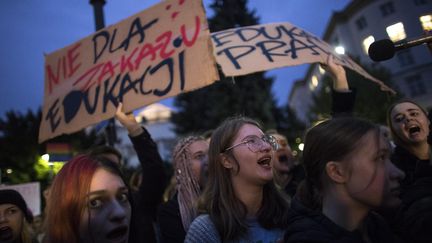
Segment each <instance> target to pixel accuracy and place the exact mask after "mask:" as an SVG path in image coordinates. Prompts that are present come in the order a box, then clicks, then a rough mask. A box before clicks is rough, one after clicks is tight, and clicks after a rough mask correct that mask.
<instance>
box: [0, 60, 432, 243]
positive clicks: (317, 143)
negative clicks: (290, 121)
mask: <svg viewBox="0 0 432 243" xmlns="http://www.w3.org/2000/svg"><path fill="white" fill-rule="evenodd" d="M323 66H324V68H325V69H326V70H327V71H329V72H330V73H331V74H332V76H333V79H334V83H333V84H334V86H333V107H332V112H333V118H331V119H328V120H325V121H322V122H320V123H319V124H317V125H314V126H312V127H311V128H309V129H308V130H307V131H306V132H305V140H304V141H305V142H304V150H303V153H302V156H301V160H300V161H296V158H295V156H293V153H292V151H291V148H290V146H289V143H288V141H287V139H286V137H285V136H283V135H282V134H279V133H278V132H277V131H276V130H269V131H266V132H265V131H263V128H262V127H261V125H260V123H259V122H258V121H256V120H254V119H251V118H248V117H244V116H236V117H230V118H227V119H226V120H225V121H224V122H223V123H221V124H220V125H219V126H218V127H217V128H215V129H214V130H213V131H212V133H211V136H210V137H209V138H208V139H207V138H205V137H204V136H198V135H194V136H187V137H185V138H182V139H180V140H179V142H178V143H177V145H176V146H175V148H174V150H173V153H172V154H173V156H172V163H173V166H174V175H173V177H172V178H167V175H166V174H165V169H164V165H163V162H162V159H161V157H160V155H159V153H158V150H157V146H156V143H155V142H154V141H153V140H152V138H151V135H150V134H149V133H148V131H147V130H146V129H145V128H144V127H142V126H141V125H140V124H138V123H137V122H136V121H135V119H134V118H133V116H131V115H127V114H125V113H124V112H123V107H122V104H121V103H119V106H118V109H117V112H116V119H117V120H118V121H119V122H120V123H121V124H122V125H123V126H124V127H125V128H126V129H127V130H128V132H129V137H130V140H131V142H132V144H133V146H134V148H135V151H136V153H137V155H138V158H139V162H140V170H139V171H138V172H137V173H136V174H135V175H134V176H133V178H134V179H133V180H132V181H131V182H132V183H131V184H130V183H128V181H127V180H125V178H124V176H123V174H122V162H121V161H122V155H121V154H120V153H119V152H118V151H117V150H115V149H114V148H111V147H99V148H96V149H92V150H90V151H87V152H85V153H82V154H79V155H77V156H75V157H74V158H72V159H71V160H70V161H69V162H67V163H66V164H65V165H64V166H63V168H62V169H61V170H60V171H59V173H58V174H57V175H56V176H55V179H54V181H53V182H52V185H51V186H50V188H49V193H48V194H47V198H46V208H45V210H44V213H43V216H44V218H43V226H42V227H41V228H42V230H40V232H39V231H38V233H39V234H38V237H36V235H35V234H34V233H35V232H36V230H33V229H32V227H31V225H32V222H33V220H34V219H33V216H32V215H31V212H30V211H29V209H28V208H27V205H26V203H25V201H24V199H23V198H22V196H21V195H20V194H19V193H17V192H16V191H14V190H0V242H10V243H28V242H32V243H33V242H44V243H78V242H83V243H104V242H124V243H126V242H129V243H135V242H136V243H140V242H161V243H166V242H191V243H201V242H263V243H267V242H269V243H270V242H290V243H295V242H298V243H300V242H303V243H307V242H364V243H370V242H414V243H416V242H432V231H431V225H432V159H431V157H432V156H431V140H432V137H431V135H430V133H431V132H430V131H431V128H430V126H431V122H430V119H429V118H428V113H427V111H426V110H424V109H423V108H422V107H421V106H420V105H418V104H416V103H415V102H413V101H410V100H401V101H398V102H396V103H395V104H394V105H392V106H390V107H389V109H388V114H387V118H388V123H387V126H388V128H389V130H390V135H391V136H389V135H388V134H387V133H386V130H385V129H383V125H382V124H381V125H380V124H374V123H372V122H370V121H368V120H365V119H362V118H358V117H355V116H354V115H353V114H352V108H353V105H354V102H355V92H353V91H351V90H349V87H348V81H347V80H346V75H345V71H344V69H343V67H342V66H340V65H337V64H335V63H334V61H333V57H332V56H329V58H328V60H327V62H326V63H325V64H323Z"/></svg>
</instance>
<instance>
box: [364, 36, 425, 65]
mask: <svg viewBox="0 0 432 243" xmlns="http://www.w3.org/2000/svg"><path fill="white" fill-rule="evenodd" d="M431 42H432V35H430V36H425V37H421V38H417V39H413V40H407V41H402V42H397V43H393V42H392V41H391V40H389V39H383V40H379V41H375V42H374V43H372V44H371V45H370V46H369V49H368V54H369V57H370V58H371V59H372V60H374V61H375V62H380V61H384V60H388V59H390V58H392V57H393V56H394V54H395V52H396V51H400V50H404V49H407V48H410V47H413V46H418V45H421V44H424V43H431Z"/></svg>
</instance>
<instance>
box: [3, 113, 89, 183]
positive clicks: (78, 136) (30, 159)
mask: <svg viewBox="0 0 432 243" xmlns="http://www.w3.org/2000/svg"><path fill="white" fill-rule="evenodd" d="M41 117H42V112H41V111H40V110H39V111H37V113H36V114H34V113H33V112H32V111H31V110H28V111H27V113H26V114H25V115H22V114H20V113H18V112H15V111H8V112H6V117H5V118H4V119H2V118H0V148H1V150H0V168H1V171H2V181H3V182H7V183H11V184H18V183H25V182H30V181H35V180H40V181H41V182H42V184H45V183H47V182H48V180H49V178H48V177H47V176H45V177H44V178H40V176H38V175H37V170H35V166H37V163H38V162H39V160H40V156H41V155H42V154H44V153H46V144H47V143H48V142H53V143H54V142H57V143H58V142H67V143H69V144H71V146H72V149H73V151H80V152H81V151H84V150H85V149H87V148H89V147H90V145H91V144H93V142H94V140H95V134H93V133H91V134H86V133H85V132H84V131H80V132H77V133H73V134H70V135H62V136H59V137H56V138H53V139H51V140H49V141H45V142H44V143H41V144H39V143H38V135H39V126H40V121H41ZM8 170H9V171H11V172H12V173H5V172H7V171H8ZM42 187H43V186H42Z"/></svg>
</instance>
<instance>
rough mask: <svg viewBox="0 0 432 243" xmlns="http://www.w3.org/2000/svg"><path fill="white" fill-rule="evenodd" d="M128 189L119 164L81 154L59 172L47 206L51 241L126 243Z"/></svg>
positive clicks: (68, 242) (128, 217)
mask: <svg viewBox="0 0 432 243" xmlns="http://www.w3.org/2000/svg"><path fill="white" fill-rule="evenodd" d="M129 198H130V195H129V189H128V187H127V186H126V183H125V181H124V179H123V178H122V174H121V172H120V170H119V168H118V166H117V165H116V164H114V163H113V162H111V161H108V160H106V161H105V160H103V159H102V158H98V159H96V158H93V157H91V156H88V155H78V156H76V157H74V158H72V159H71V160H70V161H69V162H67V163H66V164H65V165H64V166H63V168H62V169H61V170H60V172H59V173H58V174H57V176H56V178H55V180H54V182H53V184H52V187H51V192H50V198H49V204H48V207H47V219H46V224H47V225H46V226H47V227H46V229H47V240H48V242H49V243H111V242H118V243H127V242H128V237H129V224H130V218H131V204H130V201H129Z"/></svg>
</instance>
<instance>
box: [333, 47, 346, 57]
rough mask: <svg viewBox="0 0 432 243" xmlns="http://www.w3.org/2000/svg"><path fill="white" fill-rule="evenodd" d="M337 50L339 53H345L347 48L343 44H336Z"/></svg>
mask: <svg viewBox="0 0 432 243" xmlns="http://www.w3.org/2000/svg"><path fill="white" fill-rule="evenodd" d="M335 51H336V53H337V54H340V55H344V54H345V48H344V47H343V46H336V47H335Z"/></svg>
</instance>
